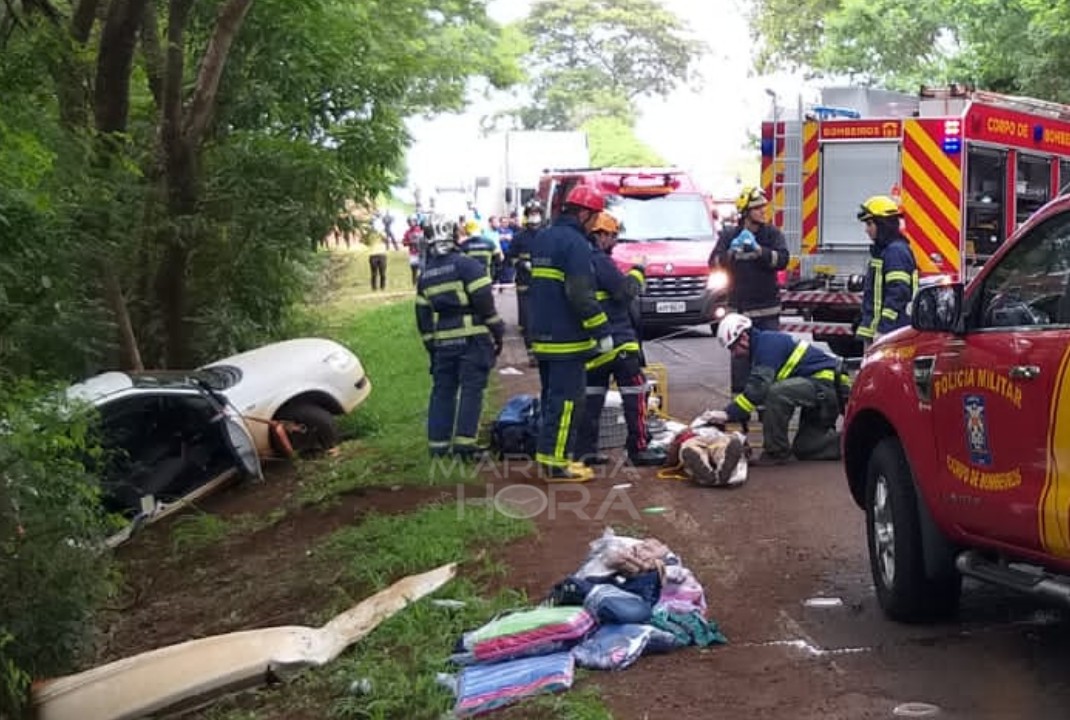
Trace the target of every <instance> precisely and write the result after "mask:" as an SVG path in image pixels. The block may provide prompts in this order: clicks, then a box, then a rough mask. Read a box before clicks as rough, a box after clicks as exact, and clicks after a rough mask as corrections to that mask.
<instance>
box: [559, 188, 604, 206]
mask: <svg viewBox="0 0 1070 720" xmlns="http://www.w3.org/2000/svg"><path fill="white" fill-rule="evenodd" d="M565 204H566V205H575V206H576V207H581V208H587V209H588V210H591V211H593V212H602V211H603V210H605V209H606V198H605V196H604V195H602V193H600V192H598V191H597V190H595V189H594V188H593V187H591V186H590V185H577V186H576V187H574V188H572V189H571V190H569V192H568V197H566V198H565Z"/></svg>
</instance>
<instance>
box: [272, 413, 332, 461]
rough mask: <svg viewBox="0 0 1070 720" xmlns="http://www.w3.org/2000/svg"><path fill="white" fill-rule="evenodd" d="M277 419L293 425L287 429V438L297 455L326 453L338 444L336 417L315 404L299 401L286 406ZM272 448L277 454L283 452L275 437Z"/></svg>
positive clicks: (276, 416) (276, 414) (277, 415)
mask: <svg viewBox="0 0 1070 720" xmlns="http://www.w3.org/2000/svg"><path fill="white" fill-rule="evenodd" d="M275 419H276V420H285V421H287V422H288V423H292V426H291V427H290V428H287V436H288V437H289V440H290V445H291V446H292V447H293V450H294V453H295V454H297V455H306V454H309V453H317V452H324V451H327V450H330V449H331V448H332V447H334V446H335V445H337V444H338V426H337V424H336V423H335V421H334V415H331V413H330V411H329V410H327V409H326V408H323V407H320V406H319V405H316V404H314V403H311V402H301V401H299V402H295V403H293V404H289V405H284V406H283V407H282V408H281V409H280V410H279V411H278V412H277V413H275ZM272 446H273V447H272V449H274V450H275V452H280V451H281V450H282V448H281V447H280V446H279V443H278V441H277V440H275V438H274V437H272Z"/></svg>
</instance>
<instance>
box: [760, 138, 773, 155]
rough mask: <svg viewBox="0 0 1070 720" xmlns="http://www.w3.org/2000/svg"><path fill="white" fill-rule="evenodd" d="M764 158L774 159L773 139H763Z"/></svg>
mask: <svg viewBox="0 0 1070 720" xmlns="http://www.w3.org/2000/svg"><path fill="white" fill-rule="evenodd" d="M762 157H773V138H762Z"/></svg>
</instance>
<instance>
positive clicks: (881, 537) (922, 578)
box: [866, 437, 962, 623]
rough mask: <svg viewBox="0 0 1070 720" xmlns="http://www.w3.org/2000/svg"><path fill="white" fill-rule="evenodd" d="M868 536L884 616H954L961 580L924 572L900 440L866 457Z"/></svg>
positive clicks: (904, 618) (911, 484) (910, 482)
mask: <svg viewBox="0 0 1070 720" xmlns="http://www.w3.org/2000/svg"><path fill="white" fill-rule="evenodd" d="M866 538H867V541H868V545H869V566H870V571H871V573H872V575H873V585H874V587H875V588H876V591H877V602H878V603H879V604H880V606H881V610H883V611H884V614H885V615H886V616H888V617H889V618H891V619H892V620H898V621H899V622H905V623H917V622H928V621H932V620H940V619H944V618H947V617H949V616H951V615H954V614H955V612H956V611H957V610H958V605H959V594H960V592H961V590H962V576H961V575H959V574H958V573H957V572H946V573H942V574H941V576H940V577H938V578H930V577H928V576H927V574H926V569H925V558H924V548H923V546H922V533H921V520H920V517H919V515H918V505H917V494H916V493H915V490H914V478H913V474H912V472H911V470H910V463H909V462H908V461H907V458H906V455H905V453H904V452H903V446H902V445H901V444H900V443H899V440H898V438H894V437H889V438H885V439H884V440H882V441H880V442H879V443H878V444H877V446H876V447H875V448H874V449H873V453H872V455H870V459H869V467H868V469H867V472H866Z"/></svg>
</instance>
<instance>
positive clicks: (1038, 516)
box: [932, 213, 1070, 553]
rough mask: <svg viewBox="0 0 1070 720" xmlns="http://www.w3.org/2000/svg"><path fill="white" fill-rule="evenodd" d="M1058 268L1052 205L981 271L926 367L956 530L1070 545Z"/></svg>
mask: <svg viewBox="0 0 1070 720" xmlns="http://www.w3.org/2000/svg"><path fill="white" fill-rule="evenodd" d="M1068 276H1070V213H1062V214H1059V215H1055V216H1053V217H1051V218H1049V219H1048V220H1046V221H1044V222H1043V223H1041V224H1039V225H1037V226H1035V227H1034V228H1032V229H1031V230H1029V231H1028V232H1027V233H1026V234H1025V235H1022V236H1021V237H1020V238H1019V239H1018V240H1017V242H1016V243H1015V245H1014V246H1013V247H1012V248H1011V249H1010V250H1009V251H1008V252H1007V253H1006V254H1004V255H1002V256H1001V257H1000V258H999V259H998V260H997V261H995V262H994V263H993V264H992V265H991V266H990V267H987V268H986V269H985V272H984V274H983V275H982V277H981V278H979V279H978V282H976V283H974V284H973V285H972V286H971V289H970V294H969V297H968V298H967V300H966V308H967V319H966V332H965V333H964V334H962V335H956V336H949V337H948V338H947V339H946V341H945V342H944V344H943V346H942V347H941V349H940V351H939V353H938V354H937V356H936V358H935V361H934V366H933V384H932V399H933V411H934V415H935V419H936V423H937V433H936V442H937V447H938V449H939V451H940V456H941V469H942V471H943V473H944V493H942V494H943V496H944V499H945V500H946V501H947V502H951V503H953V504H954V505H955V506H956V508H955V511H954V515H955V517H957V518H959V522H960V525H961V526H962V529H963V530H965V531H967V532H970V533H972V534H975V535H978V536H980V537H983V538H986V539H989V540H994V541H997V542H999V543H1005V544H1007V545H1011V546H1014V547H1017V548H1021V549H1026V550H1037V549H1042V548H1049V549H1050V550H1052V551H1060V552H1063V553H1070V527H1068V525H1070V522H1068V511H1070V456H1068V454H1067V453H1068V447H1067V446H1068V444H1070V402H1065V403H1064V402H1062V396H1063V395H1070V382H1067V383H1066V384H1065V386H1064V382H1063V380H1064V377H1066V376H1067V375H1068V365H1067V362H1068V358H1070V342H1068V340H1070V296H1068V295H1067V278H1068ZM1064 416H1066V417H1065V418H1064Z"/></svg>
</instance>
